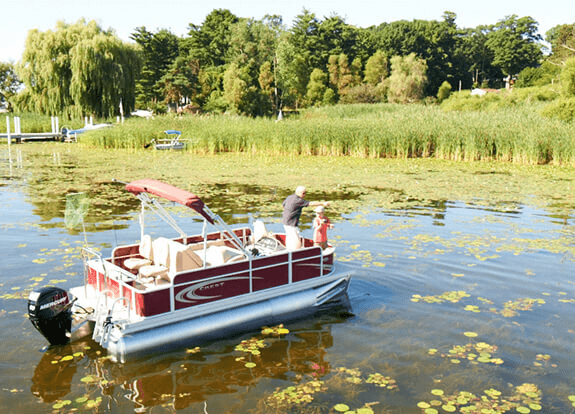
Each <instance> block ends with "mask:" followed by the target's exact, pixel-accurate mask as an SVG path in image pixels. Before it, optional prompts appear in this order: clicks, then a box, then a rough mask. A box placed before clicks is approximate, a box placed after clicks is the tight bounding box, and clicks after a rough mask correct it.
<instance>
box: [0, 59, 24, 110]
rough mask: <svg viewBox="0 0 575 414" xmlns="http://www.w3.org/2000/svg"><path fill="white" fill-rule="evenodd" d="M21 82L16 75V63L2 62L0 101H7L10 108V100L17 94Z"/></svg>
mask: <svg viewBox="0 0 575 414" xmlns="http://www.w3.org/2000/svg"><path fill="white" fill-rule="evenodd" d="M21 84H22V83H21V82H20V80H19V79H18V76H17V75H16V71H15V69H14V65H13V64H11V63H5V62H0V103H6V104H7V107H8V110H10V109H11V106H12V104H11V102H10V100H11V98H12V97H13V96H14V95H16V92H18V89H19V88H20V86H21Z"/></svg>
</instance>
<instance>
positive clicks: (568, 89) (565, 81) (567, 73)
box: [561, 57, 575, 98]
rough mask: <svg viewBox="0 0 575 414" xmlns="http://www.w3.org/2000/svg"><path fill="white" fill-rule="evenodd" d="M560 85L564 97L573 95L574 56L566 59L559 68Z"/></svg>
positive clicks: (574, 81)
mask: <svg viewBox="0 0 575 414" xmlns="http://www.w3.org/2000/svg"><path fill="white" fill-rule="evenodd" d="M561 87H562V89H563V95H565V96H566V97H568V98H572V97H574V96H575V57H572V58H570V59H568V60H567V61H566V62H565V65H564V66H563V69H562V70H561Z"/></svg>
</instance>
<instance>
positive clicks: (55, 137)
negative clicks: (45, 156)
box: [0, 132, 64, 144]
mask: <svg viewBox="0 0 575 414" xmlns="http://www.w3.org/2000/svg"><path fill="white" fill-rule="evenodd" d="M0 139H6V140H7V139H8V134H0ZM10 140H11V141H12V142H16V143H17V144H20V143H22V142H26V141H63V140H64V136H63V135H62V134H61V133H59V132H58V133H53V132H32V133H20V134H16V133H13V134H10Z"/></svg>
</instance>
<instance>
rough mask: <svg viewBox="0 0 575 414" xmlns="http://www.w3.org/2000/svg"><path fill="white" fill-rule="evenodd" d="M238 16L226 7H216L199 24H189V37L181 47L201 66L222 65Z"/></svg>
mask: <svg viewBox="0 0 575 414" xmlns="http://www.w3.org/2000/svg"><path fill="white" fill-rule="evenodd" d="M238 21H239V18H238V17H237V16H236V15H234V14H233V13H232V12H230V11H229V10H227V9H216V10H213V11H212V12H211V13H210V14H208V15H207V16H206V18H205V20H204V22H203V23H202V25H201V26H197V25H194V24H190V25H189V29H190V30H189V32H188V34H189V38H187V39H186V41H185V44H184V45H183V47H184V48H185V49H187V50H188V51H189V54H190V57H191V58H193V59H197V60H198V61H199V62H200V67H201V68H206V67H208V66H216V67H217V66H222V65H224V64H225V63H226V57H227V52H228V49H229V48H230V36H231V30H232V25H234V24H235V23H237V22H238Z"/></svg>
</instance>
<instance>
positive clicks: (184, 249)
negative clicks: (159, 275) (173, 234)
mask: <svg viewBox="0 0 575 414" xmlns="http://www.w3.org/2000/svg"><path fill="white" fill-rule="evenodd" d="M203 265H204V262H203V261H202V259H201V258H200V256H198V255H197V254H196V253H195V252H194V249H193V248H192V246H186V245H185V244H182V243H178V242H176V241H173V240H170V266H169V270H168V276H169V277H170V279H173V277H174V276H175V275H176V274H178V273H180V272H183V271H186V270H194V269H199V268H201V267H203Z"/></svg>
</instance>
